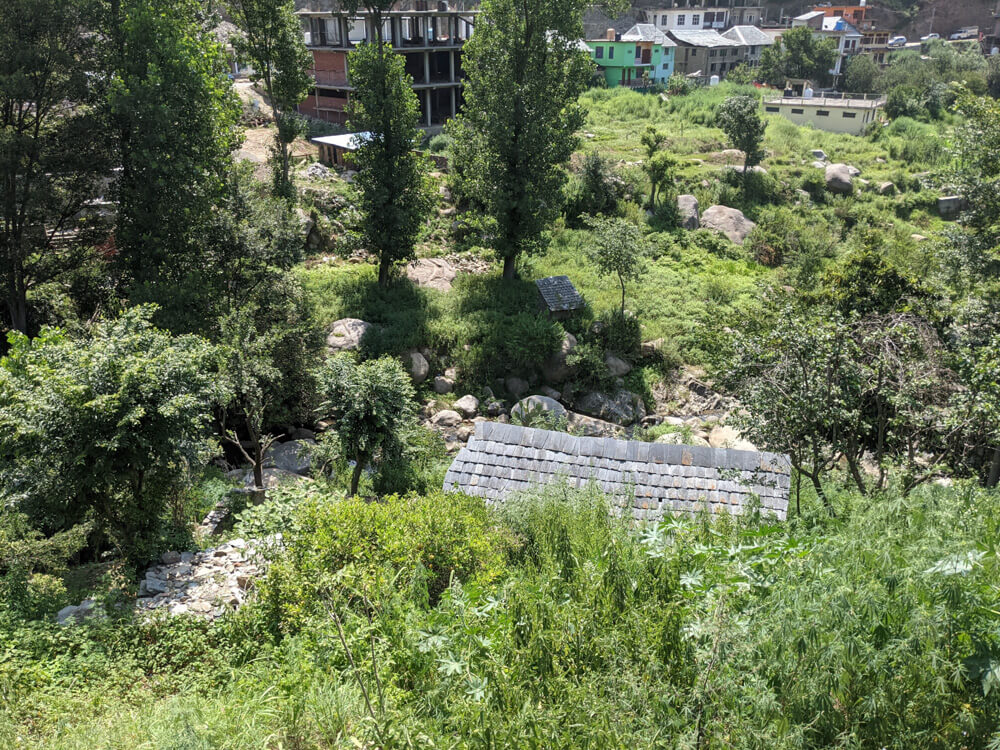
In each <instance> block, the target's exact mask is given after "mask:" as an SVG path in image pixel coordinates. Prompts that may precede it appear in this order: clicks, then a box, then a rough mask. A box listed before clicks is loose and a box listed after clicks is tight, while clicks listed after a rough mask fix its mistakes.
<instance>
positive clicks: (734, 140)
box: [719, 95, 767, 177]
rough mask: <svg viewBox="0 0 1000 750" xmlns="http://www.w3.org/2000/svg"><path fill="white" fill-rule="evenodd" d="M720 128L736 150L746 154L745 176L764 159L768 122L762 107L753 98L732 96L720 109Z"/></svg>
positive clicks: (744, 163) (744, 162) (744, 160)
mask: <svg viewBox="0 0 1000 750" xmlns="http://www.w3.org/2000/svg"><path fill="white" fill-rule="evenodd" d="M719 127H720V128H722V130H723V132H724V133H725V134H726V136H727V137H728V138H729V142H730V143H731V144H732V145H733V147H734V148H738V149H739V150H740V151H742V152H743V153H744V157H743V174H744V177H745V176H746V174H747V169H748V168H749V167H752V166H754V165H756V164H760V161H761V159H763V158H764V130H765V129H766V128H767V122H765V120H764V118H763V117H761V114H760V105H759V103H758V102H757V99H756V98H755V97H752V96H744V95H741V96H731V97H729V98H728V99H726V100H725V101H724V102H723V103H722V105H721V106H720V107H719Z"/></svg>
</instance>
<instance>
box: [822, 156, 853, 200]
mask: <svg viewBox="0 0 1000 750" xmlns="http://www.w3.org/2000/svg"><path fill="white" fill-rule="evenodd" d="M851 170H854V171H855V172H856V171H857V170H855V169H854V167H849V166H848V165H847V164H831V165H829V166H828V167H827V168H826V189H827V190H829V191H830V192H831V193H837V194H839V195H850V194H851V193H853V192H854V177H855V175H854V174H852V172H851Z"/></svg>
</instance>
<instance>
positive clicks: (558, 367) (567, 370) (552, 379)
mask: <svg viewBox="0 0 1000 750" xmlns="http://www.w3.org/2000/svg"><path fill="white" fill-rule="evenodd" d="M575 348H576V336H574V335H573V334H572V333H567V334H565V335H564V336H563V340H562V344H560V346H559V351H557V352H555V353H554V354H553V355H552V356H551V357H549V358H548V359H547V360H545V362H544V364H543V365H542V376H543V377H544V378H545V382H546V383H551V384H556V383H562V382H565V381H566V380H568V379H569V377H570V375H572V374H573V368H572V367H570V366H569V365H568V364H567V363H566V357H567V355H569V353H570V352H571V351H573V349H575Z"/></svg>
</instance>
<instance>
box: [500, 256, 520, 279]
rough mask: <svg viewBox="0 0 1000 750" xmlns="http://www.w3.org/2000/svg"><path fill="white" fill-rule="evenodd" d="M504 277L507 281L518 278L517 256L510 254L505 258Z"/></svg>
mask: <svg viewBox="0 0 1000 750" xmlns="http://www.w3.org/2000/svg"><path fill="white" fill-rule="evenodd" d="M503 277H504V279H506V280H507V281H513V280H514V279H516V278H517V256H516V255H508V256H507V257H506V258H504V259H503Z"/></svg>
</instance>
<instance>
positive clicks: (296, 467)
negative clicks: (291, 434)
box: [264, 440, 316, 475]
mask: <svg viewBox="0 0 1000 750" xmlns="http://www.w3.org/2000/svg"><path fill="white" fill-rule="evenodd" d="M315 444H316V442H315V441H314V440H289V441H288V442H286V443H276V444H274V445H272V446H271V447H270V448H268V450H267V453H266V454H265V455H264V466H265V467H268V468H275V469H281V470H282V471H288V472H291V473H292V474H303V475H305V474H308V473H309V467H310V466H311V465H312V460H311V459H310V457H309V446H312V445H315Z"/></svg>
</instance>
